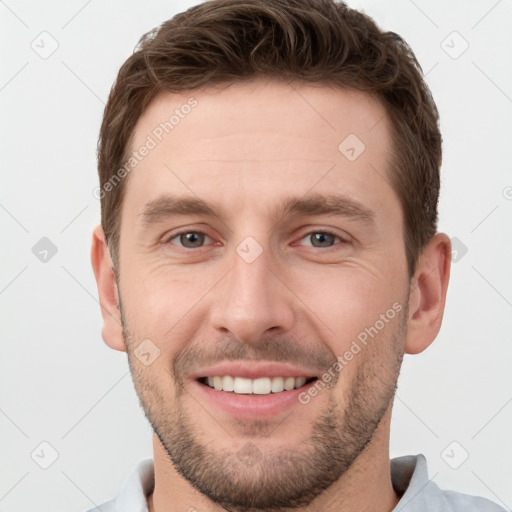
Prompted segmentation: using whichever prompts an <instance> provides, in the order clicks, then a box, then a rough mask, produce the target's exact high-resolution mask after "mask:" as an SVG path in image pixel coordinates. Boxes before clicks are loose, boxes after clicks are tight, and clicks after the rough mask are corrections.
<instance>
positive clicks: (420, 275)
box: [405, 233, 451, 354]
mask: <svg viewBox="0 0 512 512" xmlns="http://www.w3.org/2000/svg"><path fill="white" fill-rule="evenodd" d="M450 265H451V243H450V239H449V238H448V236H446V235H445V234H444V233H437V234H436V235H435V236H434V237H433V238H432V240H431V241H430V242H429V243H428V244H427V246H426V247H425V249H424V250H423V252H422V253H421V256H420V258H419V261H418V265H417V268H416V272H415V274H414V277H413V279H412V281H411V292H410V295H409V319H408V329H407V339H406V343H405V352H406V353H407V354H418V353H419V352H422V351H423V350H425V349H426V348H427V347H428V346H429V345H430V344H431V343H432V342H433V341H434V339H435V338H436V336H437V334H438V333H439V329H440V328H441V323H442V319H443V313H444V307H445V302H446V292H447V289H448V282H449V280H450Z"/></svg>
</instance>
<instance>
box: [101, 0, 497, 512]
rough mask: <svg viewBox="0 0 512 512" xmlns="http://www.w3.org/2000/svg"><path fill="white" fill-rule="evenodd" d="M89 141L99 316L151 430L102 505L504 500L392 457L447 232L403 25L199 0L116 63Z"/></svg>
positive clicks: (488, 506) (332, 8)
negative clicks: (96, 183)
mask: <svg viewBox="0 0 512 512" xmlns="http://www.w3.org/2000/svg"><path fill="white" fill-rule="evenodd" d="M98 156H99V158H98V164H99V174H100V189H99V197H100V198H101V209H102V225H101V226H99V227H98V228H97V229H96V230H95V231H94V235H93V243H92V264H93V268H94V273H95V276H96V280H97V284H98V291H99V297H100V302H101V306H102V314H103V318H104V327H103V338H104V340H105V342H106V343H107V344H108V345H109V346H110V347H112V348H114V349H116V350H123V351H126V352H127V354H128V359H129V363H130V368H131V371H132V375H133V379H134V383H135V388H136V391H137V393H138V396H139V398H140V402H141V404H142V407H143V408H144V411H145V414H146V416H147V418H148V420H149V421H150V423H151V425H152V427H153V430H154V463H153V461H150V460H149V461H143V462H141V464H140V465H139V466H138V467H137V468H136V470H135V472H134V473H133V474H132V475H131V476H130V477H129V478H128V480H127V481H126V483H125V485H124V486H123V488H122V489H121V491H120V493H119V495H118V496H117V498H116V499H115V500H114V501H111V502H109V503H107V504H104V505H102V506H101V507H100V509H101V510H103V511H114V510H116V511H119V512H121V511H140V510H149V511H154V512H163V511H178V510H188V511H195V510H197V511H202V510H206V511H220V510H233V511H249V510H291V509H297V510H308V511H323V512H329V511H356V510H357V511H376V512H385V511H391V510H396V511H399V510H400V511H406V512H412V511H421V512H425V511H427V510H435V511H440V510H443V511H462V510H463V511H465V512H467V511H470V510H475V511H476V510H478V511H483V510H485V511H499V510H502V509H501V508H499V507H498V506H497V505H494V504H492V503H491V502H489V501H487V500H485V499H483V498H477V497H470V496H466V495H462V494H458V493H455V492H446V491H441V490H440V489H439V488H438V487H437V486H436V485H435V484H434V483H432V482H429V480H428V476H427V469H426V462H425V459H424V457H423V456H421V455H419V456H415V457H414V456H410V457H402V458H399V459H395V460H393V461H391V464H390V460H389V449H388V448H389V430H390V419H391V408H392V402H393V397H394V393H395V389H396V383H397V378H398V374H399V370H400V365H401V362H402V358H403V355H404V353H409V354H415V353H418V352H421V351H423V350H424V349H425V348H426V347H428V346H429V344H430V343H431V342H432V341H433V340H434V339H435V337H436V335H437V334H438V332H439V329H440V326H441V320H442V316H443V310H444V305H445V298H446V291H447V286H448V281H449V273H450V254H451V250H450V242H449V238H448V237H447V236H446V235H444V234H441V233H436V227H437V201H438V195H439V169H440V165H441V135H440V133H439V128H438V113H437V110H436V106H435V104H434V102H433V100H432V98H431V95H430V92H429V89H428V87H427V85H426V84H425V82H424V80H423V77H422V74H421V70H420V67H419V65H418V63H417V61H416V59H415V57H414V55H413V53H412V51H411V50H410V48H409V47H408V46H407V45H406V44H405V43H404V42H403V41H402V40H401V39H400V38H399V37H398V36H397V35H396V34H394V33H389V32H387V33H386V32H382V31H381V30H380V29H379V28H378V27H377V26H376V25H375V24H374V22H373V21H372V20H371V19H370V18H369V17H367V16H366V15H364V14H361V13H359V12H357V11H355V10H352V9H349V8H348V7H347V6H346V5H344V4H341V3H334V2H333V1H332V0H247V1H244V2H241V1H240V0H213V1H211V2H206V3H203V4H201V5H199V6H197V7H194V8H191V9H189V10H188V11H187V12H185V13H182V14H180V15H178V16H175V17H174V18H173V19H171V20H169V21H167V22H166V23H164V24H163V25H162V26H161V27H160V28H159V30H158V31H154V32H152V33H150V34H147V35H146V36H145V37H144V38H143V39H142V40H141V42H140V45H139V48H138V49H137V51H136V52H135V53H134V55H133V56H131V57H130V58H129V59H128V60H127V62H126V63H125V64H124V65H123V67H122V68H121V70H120V72H119V76H118V78H117V81H116V83H115V85H114V87H113V89H112V92H111V94H110V97H109V101H108V104H107V106H106V109H105V115H104V120H103V124H102V128H101V133H100V141H99V152H98ZM100 509H98V510H100Z"/></svg>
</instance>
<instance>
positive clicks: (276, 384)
mask: <svg viewBox="0 0 512 512" xmlns="http://www.w3.org/2000/svg"><path fill="white" fill-rule="evenodd" d="M271 389H272V393H280V392H281V391H284V379H283V377H274V378H273V379H272V388H271Z"/></svg>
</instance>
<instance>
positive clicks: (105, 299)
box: [91, 226, 126, 351]
mask: <svg viewBox="0 0 512 512" xmlns="http://www.w3.org/2000/svg"><path fill="white" fill-rule="evenodd" d="M91 263H92V268H93V271H94V277H95V278H96V285H97V287H98V296H99V301H100V306H101V315H102V317H103V329H102V336H103V340H104V341H105V343H106V344H107V345H108V346H109V347H110V348H113V349H115V350H120V351H125V350H126V347H125V343H124V339H123V329H122V325H121V312H120V310H119V306H118V304H119V295H118V293H119V292H118V289H117V283H116V279H115V276H114V271H113V265H112V261H111V259H110V253H109V251H108V247H107V243H106V240H105V235H104V233H103V229H102V227H101V226H97V227H96V228H95V229H94V231H93V234H92V245H91Z"/></svg>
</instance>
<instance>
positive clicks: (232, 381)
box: [189, 361, 319, 421]
mask: <svg viewBox="0 0 512 512" xmlns="http://www.w3.org/2000/svg"><path fill="white" fill-rule="evenodd" d="M315 373H316V371H315V370H313V369H312V368H309V369H307V368H306V367H299V366H295V365H290V364H286V363H277V362H271V361H267V362H264V361H259V362H254V361H226V362H223V363H219V364H217V365H215V366H212V367H209V368H203V369H201V370H198V371H197V372H196V373H194V374H192V375H189V383H190V386H191V387H190V389H191V390H192V391H193V392H194V391H195V398H196V400H198V401H199V403H201V404H202V405H203V408H205V409H206V410H207V411H209V412H210V416H212V417H215V416H218V415H220V417H223V416H225V415H227V417H229V418H232V419H237V420H248V421H253V420H261V419H268V420H274V419H276V420H279V419H281V418H282V417H283V415H285V414H289V413H290V411H291V410H293V409H294V408H296V407H304V405H303V404H302V402H301V400H300V398H301V395H302V394H303V393H307V392H308V389H309V388H310V387H311V386H313V385H315V383H316V382H317V380H318V379H319V376H318V375H316V374H315ZM219 419H220V418H219Z"/></svg>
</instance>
